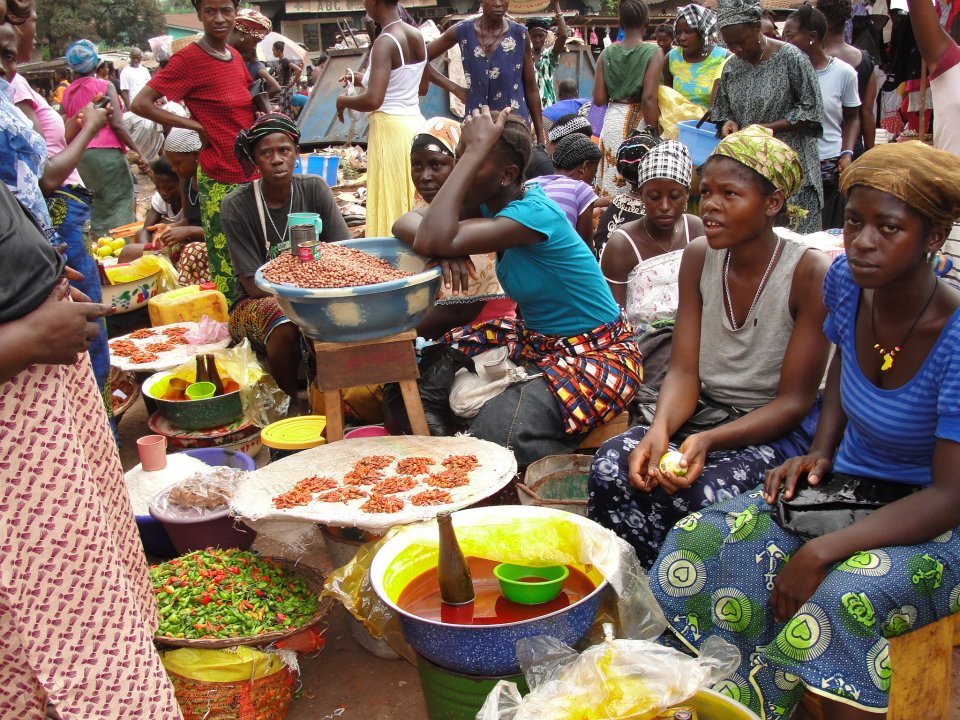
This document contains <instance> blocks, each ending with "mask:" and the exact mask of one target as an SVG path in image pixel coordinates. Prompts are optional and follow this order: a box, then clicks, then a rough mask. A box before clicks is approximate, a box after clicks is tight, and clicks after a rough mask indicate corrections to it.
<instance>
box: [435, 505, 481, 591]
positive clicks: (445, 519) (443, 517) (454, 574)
mask: <svg viewBox="0 0 960 720" xmlns="http://www.w3.org/2000/svg"><path fill="white" fill-rule="evenodd" d="M437 524H438V525H439V526H440V559H439V561H438V563H437V581H438V582H439V583H440V600H442V601H443V602H444V603H446V604H448V605H464V604H466V603H472V602H473V599H474V592H473V578H472V577H471V576H470V566H469V565H468V564H467V559H466V558H465V557H464V556H463V551H462V550H461V549H460V543H458V542H457V534H456V533H455V532H454V530H453V521H452V520H451V518H450V513H449V511H445V512H440V513H437Z"/></svg>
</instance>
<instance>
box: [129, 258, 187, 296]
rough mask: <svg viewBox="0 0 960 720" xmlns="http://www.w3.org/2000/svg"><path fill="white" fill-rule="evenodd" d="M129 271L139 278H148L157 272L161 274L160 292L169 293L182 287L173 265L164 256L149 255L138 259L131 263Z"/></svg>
mask: <svg viewBox="0 0 960 720" xmlns="http://www.w3.org/2000/svg"><path fill="white" fill-rule="evenodd" d="M129 271H130V273H131V274H133V275H136V276H137V277H147V276H149V275H153V274H154V273H156V272H159V273H160V286H159V287H158V288H157V291H158V292H162V293H164V292H168V291H170V290H176V289H177V288H178V287H180V280H179V275H178V273H177V271H176V270H175V269H174V267H173V263H172V262H170V260H169V259H167V258H166V257H164V256H163V255H152V254H147V255H143V256H141V257H138V258H137V259H136V260H134V261H133V262H131V263H130V268H129Z"/></svg>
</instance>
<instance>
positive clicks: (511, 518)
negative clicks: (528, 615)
mask: <svg viewBox="0 0 960 720" xmlns="http://www.w3.org/2000/svg"><path fill="white" fill-rule="evenodd" d="M568 517H569V518H574V517H575V516H568V514H567V513H563V512H560V511H557V512H556V516H555V517H551V518H548V517H530V516H529V515H528V514H527V513H524V514H523V515H520V514H519V513H511V512H510V511H509V509H508V508H505V507H489V508H482V509H481V508H475V509H473V510H471V511H470V514H469V516H466V515H464V516H454V523H455V525H456V529H457V540H458V541H459V543H460V547H461V549H462V550H463V552H464V554H465V555H468V556H474V557H479V558H486V559H488V560H495V561H497V562H514V563H521V564H525V565H530V566H543V565H556V564H560V565H573V566H574V567H578V568H581V569H583V570H584V571H585V572H586V573H587V574H588V575H591V576H592V575H596V574H599V575H600V576H602V577H603V578H605V579H606V580H607V582H609V583H610V585H611V586H612V587H613V589H614V593H610V594H608V595H607V596H606V597H605V599H604V602H603V603H602V604H601V608H600V612H599V614H598V616H597V620H596V622H595V623H594V626H593V631H592V635H593V637H594V638H595V639H596V640H599V639H600V638H601V637H602V636H601V625H602V623H603V622H615V623H616V625H617V629H618V632H619V633H620V634H621V635H622V636H624V637H631V638H654V637H657V636H658V635H660V633H662V632H663V630H664V629H665V628H666V626H667V622H666V618H664V616H663V613H662V611H661V610H660V606H659V605H658V604H657V601H656V600H655V599H654V597H653V593H651V592H650V585H649V581H648V579H647V576H646V574H645V573H644V571H643V568H642V567H641V566H640V563H639V561H638V560H637V555H636V553H635V552H634V550H633V548H632V547H631V545H630V544H629V543H627V542H626V541H625V540H623V539H622V538H619V537H617V535H616V534H615V533H614V532H612V531H610V530H607V529H606V528H604V527H601V526H600V525H597V524H596V523H591V522H587V521H584V520H582V519H580V518H576V519H567V518H568ZM578 520H579V522H578ZM397 536H402V537H403V538H404V539H405V540H406V541H407V543H408V547H407V549H406V550H404V551H403V552H402V553H401V554H400V555H398V556H397V558H396V559H395V560H394V562H393V563H392V564H391V566H390V569H389V571H388V573H386V574H385V575H384V582H383V584H384V590H385V591H386V593H387V594H388V595H390V596H391V597H392V598H393V599H396V596H398V595H399V594H400V591H401V590H402V589H403V588H404V587H405V586H406V585H407V584H408V583H409V582H410V581H411V580H413V578H415V577H416V576H417V575H419V574H420V573H421V572H423V570H424V569H425V568H428V567H434V566H436V564H437V555H438V540H437V538H438V533H437V524H436V522H435V521H432V520H430V521H426V522H422V523H413V524H410V525H400V526H397V527H394V528H392V529H391V530H390V531H389V532H388V533H387V534H386V535H385V536H384V537H383V538H382V539H381V540H379V541H377V542H375V543H368V544H366V545H363V546H362V547H361V548H360V549H359V550H358V551H357V554H356V556H355V557H354V559H353V560H352V561H351V562H349V563H347V564H346V565H345V566H343V567H342V568H339V569H338V570H335V571H334V572H333V573H332V574H331V575H330V576H329V577H328V578H327V580H326V582H325V583H324V591H323V594H324V595H329V596H332V597H334V598H336V599H337V600H339V601H340V602H342V603H343V605H344V607H346V609H347V610H348V611H349V612H350V613H352V614H353V615H354V617H356V618H357V619H358V620H360V621H361V622H362V623H364V625H366V626H367V628H368V629H369V630H370V633H371V635H373V636H374V637H383V638H385V639H386V640H387V642H389V643H390V645H391V646H393V647H394V649H396V650H397V652H399V653H401V654H402V655H404V656H406V657H408V658H409V659H412V658H413V654H412V651H411V650H410V648H409V647H408V646H407V645H406V643H405V642H404V640H403V636H402V633H401V632H400V627H399V622H398V621H397V620H396V618H395V617H394V616H393V613H392V612H391V610H390V608H389V607H388V606H387V605H386V604H385V603H384V602H383V601H381V600H380V598H379V597H377V594H376V593H375V592H374V590H373V586H372V584H371V582H370V565H371V563H372V562H373V557H374V556H375V555H376V554H377V551H378V550H379V549H380V547H381V546H382V545H383V544H384V543H385V542H386V541H387V540H390V539H392V538H394V537H397Z"/></svg>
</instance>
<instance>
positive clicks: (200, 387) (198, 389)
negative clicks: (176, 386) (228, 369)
mask: <svg viewBox="0 0 960 720" xmlns="http://www.w3.org/2000/svg"><path fill="white" fill-rule="evenodd" d="M216 391H217V386H216V385H214V384H213V383H212V382H196V383H191V384H190V385H187V389H186V394H187V397H188V398H190V399H191V400H206V399H207V398H212V397H213V394H214V393H215V392H216Z"/></svg>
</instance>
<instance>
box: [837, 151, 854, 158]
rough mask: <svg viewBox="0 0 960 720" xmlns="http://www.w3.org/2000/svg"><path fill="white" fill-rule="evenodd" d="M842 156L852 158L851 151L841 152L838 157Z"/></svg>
mask: <svg viewBox="0 0 960 720" xmlns="http://www.w3.org/2000/svg"><path fill="white" fill-rule="evenodd" d="M844 155H849V156H850V157H853V150H841V151H840V155H839V156H838V157H843V156H844Z"/></svg>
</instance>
